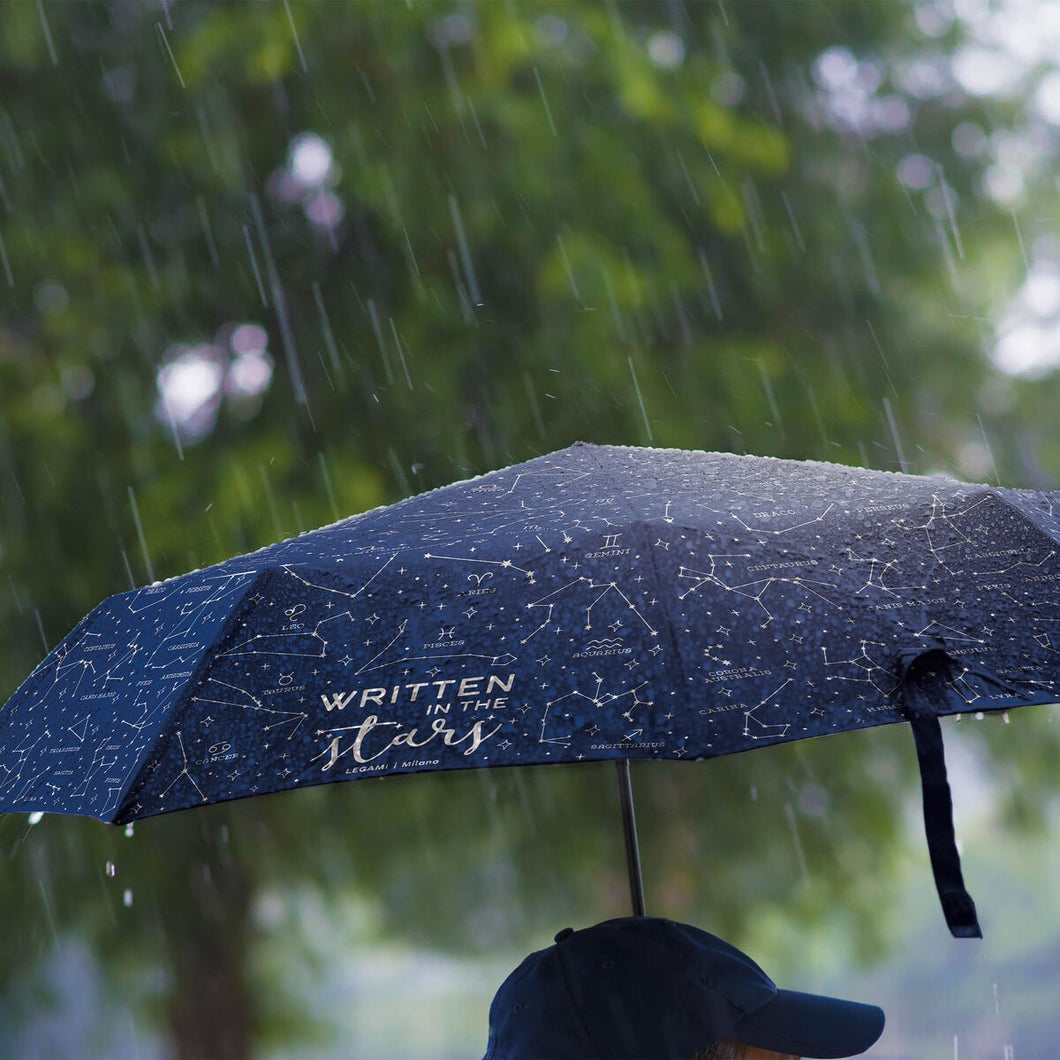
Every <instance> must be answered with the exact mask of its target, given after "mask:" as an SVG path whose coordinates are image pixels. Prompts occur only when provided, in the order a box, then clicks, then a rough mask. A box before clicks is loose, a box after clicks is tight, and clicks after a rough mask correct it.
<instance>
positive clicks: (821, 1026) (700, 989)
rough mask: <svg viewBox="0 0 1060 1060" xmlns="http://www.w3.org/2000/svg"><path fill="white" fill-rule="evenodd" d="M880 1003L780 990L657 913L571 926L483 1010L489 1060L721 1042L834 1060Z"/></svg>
mask: <svg viewBox="0 0 1060 1060" xmlns="http://www.w3.org/2000/svg"><path fill="white" fill-rule="evenodd" d="M883 1024H884V1014H883V1011H882V1010H881V1009H879V1008H877V1007H876V1006H875V1005H866V1004H862V1003H861V1002H857V1001H844V1000H842V999H840V998H834V997H825V996H823V995H820V994H807V993H801V992H799V991H795V990H781V989H779V988H778V987H777V985H776V984H775V983H774V982H773V980H772V979H770V978H769V976H767V975H766V973H765V972H764V971H762V969H761V968H760V967H759V966H758V965H757V964H755V962H754V961H753V960H752V959H751V958H750V957H748V956H747V954H746V953H743V952H742V951H741V950H738V949H737V948H736V947H735V946H732V945H730V944H729V943H728V942H725V941H724V940H723V939H719V938H718V937H717V936H716V935H711V934H709V933H708V932H705V931H702V930H701V929H699V928H696V927H693V926H692V925H690V924H680V923H677V922H675V921H672V920H664V919H661V918H657V917H625V918H621V919H618V920H609V921H606V922H604V923H602V924H596V925H595V926H593V927H589V928H583V929H582V930H580V931H574V930H572V929H571V928H566V929H564V930H563V931H561V932H560V933H559V934H558V935H557V936H556V942H555V945H553V946H550V947H548V948H547V949H544V950H539V951H538V952H536V953H532V954H530V956H528V957H527V958H526V960H524V961H523V963H522V964H521V965H519V967H518V968H516V969H515V971H513V972H512V973H511V975H509V976H508V978H507V979H506V980H505V981H504V983H502V984H501V987H500V989H499V990H498V991H497V994H496V996H495V997H494V999H493V1004H492V1005H491V1006H490V1035H489V1044H488V1046H487V1049H486V1058H487V1060H646V1058H651V1060H688V1058H689V1057H691V1056H694V1055H695V1054H696V1053H698V1052H700V1051H701V1050H703V1049H705V1048H706V1047H707V1046H708V1045H710V1044H711V1043H712V1042H714V1041H716V1040H718V1039H725V1040H729V1041H735V1042H740V1043H742V1044H744V1045H749V1046H757V1047H758V1048H761V1049H771V1050H773V1051H774V1052H777V1053H790V1054H793V1055H795V1056H801V1057H812V1058H815V1060H836V1058H838V1057H847V1056H856V1055H857V1054H858V1053H862V1052H864V1051H865V1050H866V1049H868V1048H869V1047H870V1046H871V1045H872V1044H873V1043H874V1042H875V1041H876V1040H877V1038H879V1036H880V1034H881V1033H882V1031H883Z"/></svg>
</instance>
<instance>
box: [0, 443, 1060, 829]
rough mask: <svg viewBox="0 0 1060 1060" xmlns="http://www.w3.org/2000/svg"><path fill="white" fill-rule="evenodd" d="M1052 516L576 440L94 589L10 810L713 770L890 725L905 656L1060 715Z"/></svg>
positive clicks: (120, 811)
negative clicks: (312, 788) (389, 778)
mask: <svg viewBox="0 0 1060 1060" xmlns="http://www.w3.org/2000/svg"><path fill="white" fill-rule="evenodd" d="M1058 512H1060V494H1055V493H1047V492H1041V491H1038V492H1031V491H1011V490H1005V489H1002V488H999V487H989V488H986V487H979V486H975V485H968V484H962V483H957V482H950V481H947V480H944V479H939V478H931V479H927V478H918V477H916V476H911V475H903V474H895V473H890V472H876V471H869V470H865V469H861V468H849V467H839V466H837V465H832V464H822V463H813V462H805V463H801V462H796V461H785V460H774V459H765V458H761V459H760V458H754V457H744V456H733V455H729V454H718V453H715V454H710V453H694V452H683V451H679V450H653V449H637V448H626V447H617V446H614V447H612V446H591V445H574V446H571V447H570V448H568V449H565V450H562V451H560V452H557V453H550V454H547V455H545V456H541V457H538V458H535V459H534V460H531V461H528V462H526V463H524V464H520V465H517V466H515V467H513V468H509V469H504V470H501V471H496V472H490V473H489V474H486V475H482V476H480V477H478V478H475V479H471V480H469V481H467V482H462V483H456V484H454V485H452V486H446V487H442V488H440V489H436V490H432V491H431V492H428V493H425V494H422V495H421V496H419V497H413V498H409V499H407V500H404V501H401V502H399V503H398V504H395V505H392V506H390V507H388V508H378V509H374V510H373V511H370V512H365V513H362V514H361V515H355V516H352V517H350V518H348V519H342V520H338V521H337V522H335V523H332V524H331V525H329V526H325V527H321V528H320V529H319V530H314V531H312V532H310V533H307V534H302V535H300V536H298V537H296V538H292V539H290V540H287V541H281V542H278V543H277V544H275V545H270V546H268V547H266V548H263V549H259V550H257V551H255V552H253V553H250V554H248V555H245V556H238V557H235V558H233V559H231V560H228V561H226V562H225V563H222V564H217V565H215V566H214V567H211V568H207V569H205V570H201V571H193V572H191V573H189V574H187V575H183V576H181V577H179V578H173V579H170V580H168V581H165V582H161V583H158V584H154V585H150V586H144V587H142V588H139V589H134V590H132V591H130V592H125V593H121V594H119V595H117V596H114V597H112V598H111V599H110V600H107V601H105V602H104V603H103V604H101V605H100V607H98V608H96V609H94V610H93V611H92V613H91V614H90V615H89V616H87V617H86V618H85V619H84V621H83V622H81V623H80V624H79V625H78V626H77V628H76V629H75V630H74V631H73V632H72V633H71V634H70V635H69V636H68V637H67V638H65V639H64V640H63V641H62V642H61V643H60V644H59V645H58V646H57V647H56V649H55V650H54V651H52V652H51V653H50V654H49V655H48V657H47V658H46V659H45V660H44V661H42V662H41V663H40V664H39V665H38V666H37V667H36V668H35V669H34V671H33V673H32V674H31V675H30V676H29V678H28V679H27V680H26V682H25V683H24V684H23V686H22V687H21V688H20V689H19V690H18V691H17V692H16V694H15V696H14V697H13V699H12V701H11V703H10V704H9V705H8V706H7V707H6V708H5V709H4V710H2V711H0V812H2V811H12V810H20V811H21V810H52V809H60V810H63V811H66V812H77V813H88V814H93V815H96V816H100V817H103V818H104V819H106V820H113V821H116V822H124V821H127V820H131V819H133V818H136V817H142V816H150V815H152V814H155V813H161V812H168V811H170V810H174V809H178V808H181V807H183V806H192V805H199V804H201V803H202V802H203V801H220V800H223V799H233V798H241V797H244V796H247V795H253V794H257V793H259V792H265V791H280V790H284V789H285V788H290V787H294V786H298V785H302V784H314V783H325V782H330V781H333V780H336V779H357V778H359V777H362V776H383V775H387V774H390V773H401V772H414V771H419V770H428V769H447V768H466V767H473V766H479V765H488V766H494V765H524V764H535V763H544V762H557V761H563V760H574V761H584V760H599V759H606V758H619V757H634V758H635V757H641V758H647V757H657V758H682V757H687V758H709V757H712V756H714V755H718V754H728V753H733V752H737V751H741V750H744V749H747V748H749V747H754V746H756V745H760V744H764V743H768V742H773V741H777V740H791V739H797V738H803V737H808V736H816V735H822V734H826V733H830V732H836V731H840V730H842V729H850V728H858V727H863V726H869V725H876V724H881V723H886V722H891V721H896V720H899V719H900V718H901V717H902V716H903V710H902V708H903V702H902V688H901V682H900V680H899V667H900V665H901V664H902V660H903V659H907V658H909V657H910V654H912V655H914V656H915V655H916V654H917V653H920V652H923V651H934V650H943V651H945V652H946V653H947V656H948V657H949V659H950V664H949V673H950V681H949V683H948V684H947V685H945V687H944V688H943V689H942V691H941V693H940V696H941V700H940V703H939V704H938V709H939V710H940V712H942V713H958V712H961V711H964V710H967V709H969V706H970V705H972V704H974V709H975V710H976V711H980V710H982V711H991V710H1005V709H1008V708H1010V707H1012V706H1014V705H1020V704H1024V703H1043V702H1050V701H1057V700H1060V641H1058V636H1060V634H1058V632H1057V623H1060V594H1058V592H1057V586H1058V583H1060V517H1058V514H1057V513H1058ZM705 694H706V695H707V696H708V698H709V703H708V705H706V706H705V705H704V703H703V699H704V695H705ZM659 704H666V706H665V708H662V707H661V706H658V705H659ZM336 740H338V741H340V742H339V743H336V742H335V741H336Z"/></svg>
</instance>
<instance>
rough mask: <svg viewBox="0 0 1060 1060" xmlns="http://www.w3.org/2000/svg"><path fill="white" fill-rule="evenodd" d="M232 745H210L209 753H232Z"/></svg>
mask: <svg viewBox="0 0 1060 1060" xmlns="http://www.w3.org/2000/svg"><path fill="white" fill-rule="evenodd" d="M231 749H232V745H231V744H230V743H215V744H211V745H210V751H209V753H210V754H212V755H223V754H224V753H225V752H226V751H230V750H231Z"/></svg>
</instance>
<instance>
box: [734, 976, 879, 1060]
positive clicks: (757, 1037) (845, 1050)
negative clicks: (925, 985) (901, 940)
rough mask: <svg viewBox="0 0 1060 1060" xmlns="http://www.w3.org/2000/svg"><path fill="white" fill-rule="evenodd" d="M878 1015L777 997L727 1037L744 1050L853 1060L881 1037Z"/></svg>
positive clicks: (869, 1009) (831, 1002)
mask: <svg viewBox="0 0 1060 1060" xmlns="http://www.w3.org/2000/svg"><path fill="white" fill-rule="evenodd" d="M883 1024H884V1015H883V1009H881V1008H878V1007H877V1006H876V1005H865V1004H862V1003H861V1002H859V1001H844V1000H843V999H842V998H838V997H825V996H824V995H821V994H804V993H800V992H799V991H797V990H779V989H778V990H777V996H776V997H775V998H773V1000H772V1001H770V1002H767V1003H766V1004H765V1005H763V1006H762V1007H761V1008H760V1009H759V1010H758V1011H757V1012H754V1013H752V1014H751V1015H749V1016H747V1017H746V1018H744V1019H743V1020H741V1021H740V1022H739V1024H738V1025H737V1027H736V1028H735V1029H734V1032H733V1033H736V1034H738V1035H739V1037H738V1039H737V1040H738V1041H740V1042H742V1043H743V1044H745V1045H756V1046H758V1047H759V1048H761V1049H772V1050H773V1051H774V1052H778V1053H791V1054H792V1055H794V1056H806V1057H814V1058H815V1060H836V1058H837V1057H841V1056H857V1054H858V1053H863V1052H865V1050H866V1049H868V1048H869V1047H870V1046H872V1045H873V1044H874V1043H875V1041H876V1040H877V1039H878V1038H879V1036H880V1035H881V1034H882V1033H883Z"/></svg>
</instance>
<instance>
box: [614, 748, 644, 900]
mask: <svg viewBox="0 0 1060 1060" xmlns="http://www.w3.org/2000/svg"><path fill="white" fill-rule="evenodd" d="M615 768H616V769H617V770H618V800H619V803H620V805H621V806H622V831H623V833H624V834H625V837H626V865H627V867H628V869H629V897H630V901H631V902H632V903H633V915H634V916H644V915H645V913H644V880H643V878H642V876H641V872H640V846H639V844H638V843H637V818H636V816H635V815H634V813H633V786H632V785H631V784H630V781H629V759H628V758H623V759H621V760H620V761H618V762H616V763H615Z"/></svg>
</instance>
